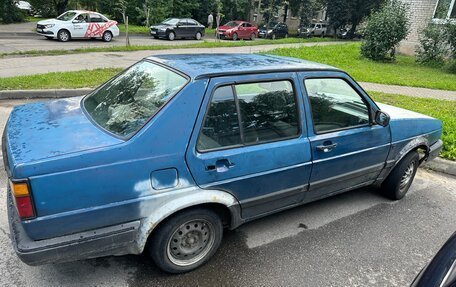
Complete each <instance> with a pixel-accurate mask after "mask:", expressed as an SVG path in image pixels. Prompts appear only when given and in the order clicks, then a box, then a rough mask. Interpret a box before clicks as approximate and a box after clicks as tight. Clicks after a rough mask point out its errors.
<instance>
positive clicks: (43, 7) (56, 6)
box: [29, 0, 69, 17]
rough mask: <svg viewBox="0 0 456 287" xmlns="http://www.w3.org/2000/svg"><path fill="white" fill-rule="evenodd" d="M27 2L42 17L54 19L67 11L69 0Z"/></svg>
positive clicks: (33, 0) (35, 0) (32, 0)
mask: <svg viewBox="0 0 456 287" xmlns="http://www.w3.org/2000/svg"><path fill="white" fill-rule="evenodd" d="M29 2H30V4H31V5H32V6H33V8H34V9H35V10H37V11H38V12H39V13H40V14H41V15H42V16H45V17H55V16H58V15H60V14H62V13H63V12H65V11H66V10H67V6H68V2H69V0H30V1H29Z"/></svg>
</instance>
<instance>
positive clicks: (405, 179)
mask: <svg viewBox="0 0 456 287" xmlns="http://www.w3.org/2000/svg"><path fill="white" fill-rule="evenodd" d="M414 170H415V163H414V162H411V163H410V164H409V165H408V166H407V168H406V169H405V171H404V174H403V175H402V178H401V183H400V185H399V188H400V189H403V188H405V187H406V186H407V185H408V184H409V182H410V180H411V179H412V176H413V171H414Z"/></svg>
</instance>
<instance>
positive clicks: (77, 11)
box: [67, 10, 100, 14]
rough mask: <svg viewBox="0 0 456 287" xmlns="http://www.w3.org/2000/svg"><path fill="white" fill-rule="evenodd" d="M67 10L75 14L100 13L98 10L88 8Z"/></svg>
mask: <svg viewBox="0 0 456 287" xmlns="http://www.w3.org/2000/svg"><path fill="white" fill-rule="evenodd" d="M67 12H74V13H77V14H80V13H92V14H100V13H98V12H95V11H89V10H68V11H67Z"/></svg>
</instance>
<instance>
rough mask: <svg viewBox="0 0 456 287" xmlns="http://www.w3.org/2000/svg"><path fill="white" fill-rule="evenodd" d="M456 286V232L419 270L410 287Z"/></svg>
mask: <svg viewBox="0 0 456 287" xmlns="http://www.w3.org/2000/svg"><path fill="white" fill-rule="evenodd" d="M455 286H456V232H455V233H453V235H452V236H451V237H450V238H449V239H448V241H447V242H446V243H445V244H444V245H443V246H442V248H440V250H439V251H438V252H437V254H436V255H435V256H434V258H433V259H432V260H431V261H430V262H429V263H428V264H427V265H426V266H425V267H424V268H423V270H421V272H420V273H419V274H418V276H417V277H416V278H415V280H414V281H413V284H412V285H411V287H455Z"/></svg>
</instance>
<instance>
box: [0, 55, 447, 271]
mask: <svg viewBox="0 0 456 287" xmlns="http://www.w3.org/2000/svg"><path fill="white" fill-rule="evenodd" d="M441 134H442V123H441V121H439V120H436V119H433V118H431V117H428V116H425V115H422V114H418V113H415V112H411V111H407V110H404V109H400V108H396V107H392V106H388V105H383V104H377V103H376V102H374V101H373V100H372V98H370V97H369V95H368V94H367V93H366V92H365V91H364V90H363V89H362V88H361V87H360V86H359V85H358V84H357V83H356V82H355V81H354V80H353V79H352V78H351V77H350V76H349V75H348V74H346V73H345V72H344V71H341V70H339V69H337V68H334V67H331V66H327V65H322V64H318V63H313V62H308V61H302V60H298V59H294V58H287V57H279V56H270V55H261V54H217V55H210V54H188V55H187V54H184V55H159V56H156V57H150V58H147V59H144V60H142V61H140V62H139V63H137V64H135V65H133V66H132V67H130V68H128V69H127V70H126V71H124V72H123V73H121V74H119V75H117V76H116V77H115V78H114V79H112V80H110V81H108V82H107V83H105V84H104V85H102V86H101V87H99V88H97V89H96V90H94V91H93V92H92V93H90V94H88V95H87V96H85V97H78V98H70V99H60V100H54V101H49V102H41V103H31V104H26V105H21V106H16V107H15V108H14V109H13V111H12V112H11V114H10V117H9V119H8V121H7V124H6V128H5V131H4V135H3V141H2V149H3V150H2V153H3V159H4V167H5V169H6V171H7V174H8V178H9V185H8V192H7V198H8V203H7V209H8V214H9V215H8V220H9V222H10V228H11V232H10V234H11V238H12V240H13V246H14V248H15V251H16V253H17V254H18V256H19V257H20V258H21V259H22V260H23V261H24V262H25V263H27V264H30V265H38V264H44V263H58V262H64V261H74V260H79V259H85V258H94V257H99V256H106V255H123V254H140V253H142V252H143V251H144V250H147V251H148V252H149V253H150V256H151V257H152V259H153V260H154V262H155V263H156V265H157V266H158V267H160V268H161V269H163V270H165V271H167V272H171V273H181V272H186V271H190V270H192V269H195V268H197V267H198V266H201V265H202V264H204V263H205V262H207V261H208V260H209V258H211V257H212V256H213V255H214V253H215V252H216V250H217V249H218V247H219V245H220V243H221V240H222V236H223V229H224V228H229V229H234V228H236V227H238V226H240V225H241V224H243V223H245V222H248V221H251V220H254V219H256V218H259V217H262V216H266V215H268V214H272V213H274V212H279V211H282V210H284V209H287V208H291V207H295V206H298V205H301V204H304V203H308V202H312V201H315V200H319V199H321V198H325V197H327V196H330V195H335V194H339V193H342V192H345V191H348V190H351V189H355V188H360V187H364V186H370V185H374V186H377V187H380V191H381V192H382V193H383V194H384V195H385V196H387V197H389V198H391V199H392V200H398V199H401V198H403V197H404V196H405V195H406V193H407V191H408V190H409V188H410V185H411V184H412V182H413V179H414V177H415V173H416V171H417V168H418V166H419V165H420V164H421V163H422V162H424V161H426V160H431V159H433V158H435V157H436V156H437V155H438V154H439V152H440V150H441V148H442V141H441V140H440V136H441ZM328 212H331V210H330V209H329V210H328ZM385 220H388V218H385ZM271 228H274V227H273V226H271ZM147 244H149V245H148V247H149V248H145V247H146V245H147ZM222 272H223V270H222Z"/></svg>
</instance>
